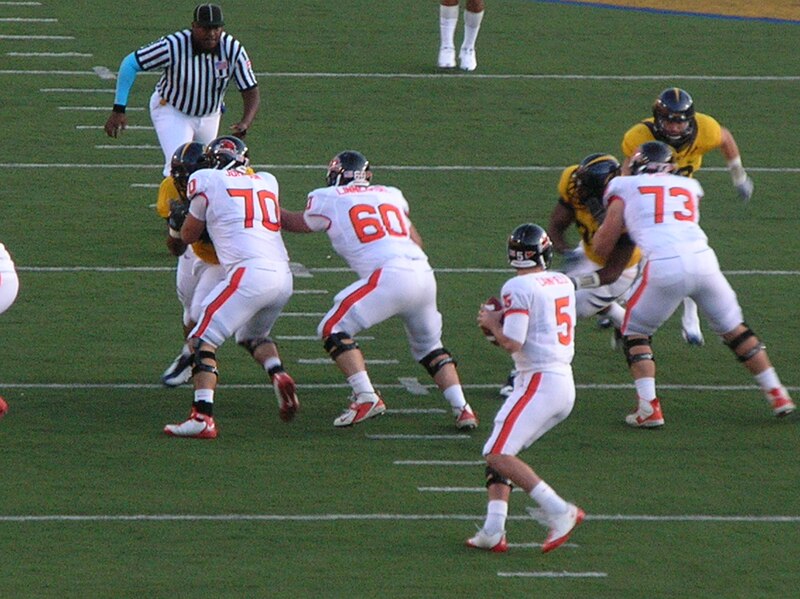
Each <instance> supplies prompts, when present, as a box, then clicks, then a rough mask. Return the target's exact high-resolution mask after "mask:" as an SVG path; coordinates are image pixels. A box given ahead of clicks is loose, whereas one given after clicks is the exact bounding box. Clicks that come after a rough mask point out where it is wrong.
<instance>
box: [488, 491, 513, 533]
mask: <svg viewBox="0 0 800 599" xmlns="http://www.w3.org/2000/svg"><path fill="white" fill-rule="evenodd" d="M507 517H508V503H506V502H505V501H503V500H502V499H492V500H491V501H490V502H489V505H488V506H487V507H486V522H484V524H483V531H484V532H485V533H486V534H487V535H494V534H497V533H498V532H503V531H504V530H505V529H506V518H507Z"/></svg>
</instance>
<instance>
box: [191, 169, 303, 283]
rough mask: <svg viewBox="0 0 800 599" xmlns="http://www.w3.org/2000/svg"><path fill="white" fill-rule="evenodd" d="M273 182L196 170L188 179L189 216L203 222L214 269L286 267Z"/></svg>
mask: <svg viewBox="0 0 800 599" xmlns="http://www.w3.org/2000/svg"><path fill="white" fill-rule="evenodd" d="M278 193H279V190H278V181H277V179H275V177H274V176H272V175H271V174H269V173H266V172H261V173H254V174H248V173H244V172H241V171H238V170H235V169H231V170H227V171H222V170H216V169H202V170H199V171H196V172H195V173H193V174H192V176H191V177H190V178H189V184H188V189H187V196H188V197H189V199H190V201H191V203H190V204H189V213H190V214H192V216H194V217H196V218H198V219H200V220H203V221H205V223H206V230H207V231H208V234H209V236H210V237H211V241H212V242H213V243H214V248H215V249H216V251H217V256H218V257H219V261H220V264H222V265H223V266H225V267H226V268H230V267H231V266H233V265H235V264H239V263H240V262H243V261H245V260H254V259H255V260H267V261H272V262H288V260H289V254H288V252H287V251H286V246H285V245H284V244H283V238H282V237H281V221H280V204H279V202H278Z"/></svg>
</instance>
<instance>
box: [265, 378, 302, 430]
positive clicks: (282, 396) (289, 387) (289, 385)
mask: <svg viewBox="0 0 800 599" xmlns="http://www.w3.org/2000/svg"><path fill="white" fill-rule="evenodd" d="M272 387H273V389H275V397H277V398H278V413H279V414H280V417H281V420H283V421H284V422H289V421H290V420H291V419H292V418H294V415H295V414H296V413H297V410H298V409H299V408H300V400H299V399H297V392H296V391H297V387H296V385H295V384H294V379H292V377H290V376H289V373H288V372H286V371H285V370H279V371H278V372H276V373H275V374H273V375H272Z"/></svg>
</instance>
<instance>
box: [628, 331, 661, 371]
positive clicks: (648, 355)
mask: <svg viewBox="0 0 800 599" xmlns="http://www.w3.org/2000/svg"><path fill="white" fill-rule="evenodd" d="M652 342H653V338H652V337H647V338H641V337H638V338H636V339H631V338H630V337H628V336H627V335H626V336H624V337H623V338H622V350H623V352H624V353H625V360H627V362H628V366H632V365H633V364H635V363H636V362H641V361H642V360H652V361H653V362H655V361H656V359H655V356H653V350H652V348H651V349H650V351H649V352H644V353H641V354H634V355H631V352H630V349H631V348H632V347H636V346H637V345H647V346H649V345H650V344H651V343H652Z"/></svg>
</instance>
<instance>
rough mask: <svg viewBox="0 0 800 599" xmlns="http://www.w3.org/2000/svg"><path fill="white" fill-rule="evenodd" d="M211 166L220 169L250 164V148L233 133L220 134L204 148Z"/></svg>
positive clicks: (225, 169)
mask: <svg viewBox="0 0 800 599" xmlns="http://www.w3.org/2000/svg"><path fill="white" fill-rule="evenodd" d="M206 151H207V153H208V155H209V157H210V159H211V161H212V162H213V166H212V167H211V168H215V169H218V170H221V171H227V170H229V169H232V168H237V167H245V168H246V167H247V166H249V165H250V150H248V149H247V144H245V143H244V142H243V141H242V140H241V139H239V138H238V137H235V136H233V135H221V136H220V137H217V138H216V139H212V140H211V142H210V143H209V144H208V149H207V150H206Z"/></svg>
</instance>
